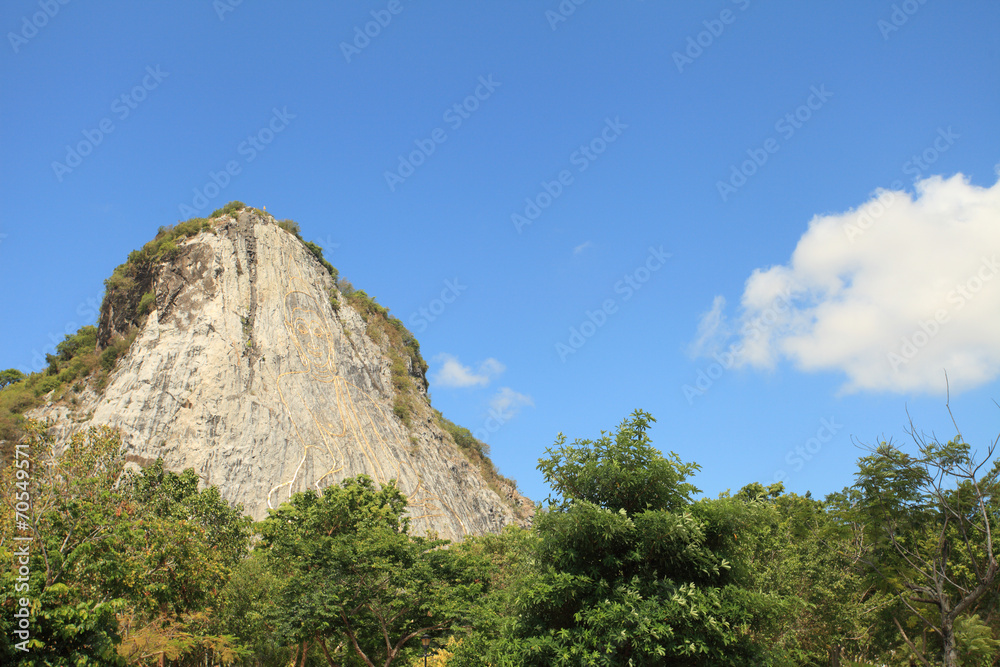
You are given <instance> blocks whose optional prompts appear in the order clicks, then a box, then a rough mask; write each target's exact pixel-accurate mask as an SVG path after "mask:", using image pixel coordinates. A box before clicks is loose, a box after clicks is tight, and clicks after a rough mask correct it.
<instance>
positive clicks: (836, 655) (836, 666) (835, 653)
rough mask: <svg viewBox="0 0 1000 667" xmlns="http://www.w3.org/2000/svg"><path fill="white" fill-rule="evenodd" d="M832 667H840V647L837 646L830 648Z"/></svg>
mask: <svg viewBox="0 0 1000 667" xmlns="http://www.w3.org/2000/svg"><path fill="white" fill-rule="evenodd" d="M830 667H840V647H839V646H837V645H836V644H834V645H833V646H831V647H830Z"/></svg>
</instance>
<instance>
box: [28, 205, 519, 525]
mask: <svg viewBox="0 0 1000 667" xmlns="http://www.w3.org/2000/svg"><path fill="white" fill-rule="evenodd" d="M223 211H224V212H223V213H222V214H221V215H218V216H217V217H214V218H212V219H210V220H208V219H197V220H192V221H188V222H186V223H181V224H180V225H178V227H177V228H168V229H161V231H160V234H159V235H158V236H157V239H154V241H152V242H150V244H147V246H146V247H145V248H144V249H143V250H142V251H136V252H133V253H132V254H131V255H130V256H129V262H128V263H126V264H123V265H122V266H120V267H118V269H116V270H115V274H114V275H113V276H112V277H111V278H109V279H108V281H106V284H107V293H106V295H105V299H104V303H103V305H102V308H101V317H100V322H99V325H98V333H97V339H98V346H99V348H107V347H109V346H113V345H116V344H117V345H118V346H119V347H124V346H125V345H127V351H125V352H124V354H123V355H122V356H121V357H120V358H119V359H118V360H117V363H116V364H115V366H114V370H113V371H112V372H111V373H110V374H109V375H108V376H107V378H106V382H105V383H104V386H103V387H100V388H97V387H95V388H93V389H90V390H87V391H85V392H83V393H82V394H81V395H80V397H79V400H77V401H75V405H69V404H67V403H65V402H64V401H58V402H50V403H49V404H48V405H47V406H45V407H41V408H38V409H36V410H34V411H32V412H30V413H28V416H31V417H35V418H40V419H48V420H49V421H50V423H52V424H53V427H52V429H51V432H52V433H53V434H54V435H55V437H56V439H57V441H64V440H65V439H66V438H68V436H69V435H70V434H71V433H72V432H75V431H77V430H80V429H82V428H86V427H87V426H90V425H97V424H109V425H111V426H114V427H117V428H119V429H121V431H122V433H123V436H124V440H125V442H126V444H127V452H128V459H129V460H130V461H133V462H135V464H137V465H146V464H148V463H150V462H152V461H154V460H156V459H157V458H162V459H163V460H164V462H165V465H166V466H167V467H168V468H170V469H174V470H181V469H185V468H194V469H195V471H197V473H198V474H199V475H200V476H201V478H202V480H203V482H204V484H206V485H215V486H217V487H218V488H219V490H220V492H221V494H222V495H223V497H225V498H226V499H227V500H229V501H231V502H238V503H242V504H243V506H244V508H245V510H246V511H247V513H249V514H250V515H252V516H253V517H254V518H257V519H260V518H262V517H263V516H265V515H266V513H267V509H268V508H276V507H277V506H278V505H279V504H281V503H282V502H284V501H286V500H288V498H289V496H290V495H291V494H293V493H296V492H298V491H304V490H306V489H317V490H320V489H322V488H324V487H326V486H328V485H330V484H335V483H337V482H339V481H340V480H342V479H344V478H346V477H351V476H354V475H358V474H366V475H369V476H371V477H372V478H374V479H375V480H376V481H377V482H378V483H380V484H385V483H387V482H389V481H390V480H396V483H397V485H398V486H399V488H400V489H401V490H402V491H403V493H404V494H406V495H407V497H408V498H409V500H410V518H411V524H412V527H413V529H415V530H416V531H418V532H422V531H425V530H433V531H436V532H437V533H438V534H439V535H440V536H441V537H444V538H448V539H461V537H463V536H464V535H468V534H479V533H484V532H493V531H497V530H499V529H500V528H502V527H503V526H504V525H506V524H508V523H515V522H517V523H524V522H525V521H527V517H528V516H529V515H530V513H531V503H530V501H528V500H527V499H525V498H523V497H522V496H521V495H520V494H519V493H518V492H517V490H516V487H515V485H514V484H513V482H511V481H510V480H507V479H505V478H503V477H502V476H500V475H498V474H497V473H496V470H495V468H494V467H493V465H492V463H490V461H489V459H488V458H487V457H486V456H485V453H484V446H483V445H482V444H481V443H479V442H478V441H476V440H475V439H474V438H472V437H471V435H470V434H469V433H468V431H467V430H465V429H462V428H460V427H457V426H455V425H454V424H452V423H451V422H449V421H447V420H446V419H444V418H443V417H442V416H441V415H440V413H439V412H437V411H436V410H434V409H433V408H431V406H430V404H429V400H428V398H427V393H426V390H427V380H426V377H425V372H426V367H427V366H426V363H425V362H424V361H423V359H422V358H421V356H420V352H419V345H418V344H417V342H416V340H415V339H414V338H413V336H412V335H411V334H410V333H409V332H408V331H407V330H406V329H405V328H404V327H403V325H402V323H401V322H400V321H399V320H397V319H396V318H393V317H390V316H389V315H388V311H387V310H386V309H385V308H383V307H381V306H379V305H378V304H377V303H376V302H375V301H374V300H373V299H371V298H370V297H369V296H368V295H367V294H365V293H364V292H363V291H355V290H353V288H352V287H350V284H349V283H347V282H346V281H343V280H341V281H338V280H337V272H336V269H334V268H333V267H332V266H331V265H330V264H329V263H328V262H326V261H325V260H324V259H323V258H322V251H321V249H320V248H318V247H317V246H315V245H314V244H311V243H307V242H304V241H303V240H302V239H301V237H300V235H299V231H298V225H296V224H295V223H292V222H290V221H281V222H278V221H277V220H275V219H274V218H273V217H271V216H270V215H268V214H267V213H265V212H262V211H258V210H257V209H253V208H249V207H239V208H237V207H236V206H234V205H230V206H227V207H226V208H225V209H223ZM178 231H181V232H183V233H178ZM130 338H131V339H133V340H131V343H128V340H129V339H130Z"/></svg>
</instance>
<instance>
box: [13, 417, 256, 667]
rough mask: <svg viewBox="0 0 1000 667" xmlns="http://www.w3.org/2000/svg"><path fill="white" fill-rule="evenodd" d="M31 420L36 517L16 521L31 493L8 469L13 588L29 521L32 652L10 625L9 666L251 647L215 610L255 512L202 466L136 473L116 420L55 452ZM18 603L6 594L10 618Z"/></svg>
mask: <svg viewBox="0 0 1000 667" xmlns="http://www.w3.org/2000/svg"><path fill="white" fill-rule="evenodd" d="M27 428H28V438H27V441H26V442H25V443H23V445H21V446H22V447H23V448H24V449H26V450H27V452H28V453H29V458H28V461H29V463H30V466H29V468H28V470H30V485H29V486H28V492H29V496H30V502H29V505H30V507H28V508H27V509H26V510H25V511H22V514H24V515H26V516H27V520H26V522H25V523H26V524H27V526H18V525H17V524H16V523H15V521H14V517H15V516H16V514H15V512H14V511H13V510H15V509H16V507H17V505H16V503H15V501H19V500H20V499H21V497H22V496H21V494H23V493H24V490H23V489H22V488H21V487H19V486H18V484H19V481H23V480H19V479H18V474H17V470H18V468H14V467H11V468H8V469H7V470H6V471H5V472H4V474H3V475H2V476H0V493H2V497H3V499H4V501H5V502H6V503H8V504H9V505H10V509H11V510H12V511H11V512H9V513H8V512H4V513H3V520H2V522H0V566H2V571H0V579H2V581H0V584H2V585H3V586H4V590H13V585H14V582H13V581H12V580H10V579H8V578H9V577H11V576H12V572H14V570H13V569H12V567H11V566H12V564H13V557H14V554H13V550H12V547H11V545H12V544H14V541H13V537H14V536H15V534H17V532H18V531H19V532H21V533H23V532H24V531H25V530H26V529H27V530H29V531H30V535H31V537H32V541H31V543H30V554H29V557H28V559H29V564H28V567H29V569H30V577H29V581H28V584H29V592H28V594H27V597H28V598H29V599H30V600H31V610H32V614H31V618H30V619H29V624H30V627H31V628H32V634H31V640H30V643H29V648H30V649H31V652H30V653H29V654H27V655H24V654H17V653H13V650H12V648H11V646H10V645H9V644H7V643H6V642H8V641H9V640H10V637H11V634H10V633H9V632H4V639H3V640H0V642H2V643H0V655H3V656H4V664H18V663H17V661H18V660H20V661H22V662H21V663H20V664H35V663H32V662H30V660H42V662H39V663H37V664H74V665H77V664H79V665H84V664H95V665H111V664H116V663H117V662H118V661H119V660H120V661H121V662H122V663H124V662H125V661H126V660H127V661H128V662H129V663H131V664H147V663H149V662H150V661H156V660H158V659H159V657H161V656H162V657H166V658H169V659H171V660H177V661H180V662H181V663H182V664H183V662H184V661H187V662H199V664H200V661H201V659H202V658H203V657H205V656H206V655H207V654H212V655H214V656H215V657H216V658H218V659H219V660H231V659H233V658H235V657H238V656H240V655H242V654H243V651H242V650H241V649H240V647H239V646H238V645H237V644H236V642H235V641H234V640H233V638H232V637H229V636H226V635H224V634H222V633H220V632H219V628H218V625H219V624H218V622H217V619H216V618H215V616H214V613H213V608H212V605H213V604H214V600H215V597H216V594H217V591H218V590H220V589H221V588H222V586H223V585H224V583H225V581H226V579H227V578H228V573H229V568H230V566H231V564H232V563H233V561H234V559H235V555H236V554H237V553H240V551H241V550H242V551H243V552H245V551H246V546H247V542H246V540H247V537H248V535H249V530H248V523H249V520H248V519H245V518H243V517H242V512H241V511H240V510H239V508H231V507H229V506H228V505H226V503H225V502H223V501H222V500H221V498H219V496H218V492H217V491H215V490H214V489H207V490H203V491H200V492H199V491H197V489H196V483H197V477H196V476H194V474H193V472H186V473H183V474H180V475H178V474H176V473H167V472H164V471H163V469H162V464H160V463H158V464H156V465H154V466H152V467H151V468H150V469H149V471H148V473H147V472H145V471H144V472H143V473H140V474H138V475H128V474H124V465H125V461H124V456H123V453H122V441H121V436H120V434H119V433H118V432H117V431H115V430H113V429H110V428H107V427H100V428H92V429H90V430H89V431H87V432H86V433H78V434H76V435H75V436H73V438H72V440H71V441H70V443H69V444H68V446H67V447H66V449H65V451H64V452H63V453H62V454H61V455H59V456H53V454H52V449H53V443H52V442H51V440H50V439H49V438H48V437H47V436H46V434H45V430H44V428H43V427H42V426H40V425H39V424H37V423H33V422H29V424H28V427H27ZM22 508H23V506H22ZM18 511H21V510H18ZM8 586H9V587H10V588H9V589H8V588H7V587H8ZM13 604H14V603H13V601H12V600H9V599H5V601H4V615H3V621H0V623H4V622H6V621H7V620H8V619H10V618H11V617H12V616H11V614H12V612H13ZM8 608H10V609H9V610H8ZM8 611H10V612H11V613H7V612H8ZM109 650H110V651H111V653H109ZM32 656H33V657H32ZM39 656H41V657H39ZM24 660H29V662H23V661H24ZM46 661H47V662H46Z"/></svg>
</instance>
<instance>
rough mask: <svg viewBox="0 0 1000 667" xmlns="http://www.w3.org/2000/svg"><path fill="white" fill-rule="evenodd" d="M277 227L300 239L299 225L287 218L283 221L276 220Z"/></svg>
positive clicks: (300, 229) (300, 230)
mask: <svg viewBox="0 0 1000 667" xmlns="http://www.w3.org/2000/svg"><path fill="white" fill-rule="evenodd" d="M278 226H279V227H281V228H282V229H284V230H285V231H286V232H288V233H289V234H293V235H294V236H297V237H298V238H299V239H301V238H302V228H301V227H299V223H297V222H295V221H294V220H289V219H287V218H286V219H284V220H278Z"/></svg>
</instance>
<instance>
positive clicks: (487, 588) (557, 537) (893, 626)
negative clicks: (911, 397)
mask: <svg viewBox="0 0 1000 667" xmlns="http://www.w3.org/2000/svg"><path fill="white" fill-rule="evenodd" d="M13 381H15V382H17V381H23V380H16V379H15V380H13ZM653 421H654V419H653V417H652V416H651V415H649V414H647V413H645V412H642V411H636V412H635V413H633V414H632V415H630V416H629V417H627V418H626V419H624V420H623V421H622V422H621V424H619V425H618V426H617V427H616V428H615V429H614V430H613V431H611V432H602V433H601V434H600V437H598V438H596V439H594V440H577V441H574V442H572V443H567V442H566V439H565V438H564V437H562V436H560V437H559V438H558V439H557V440H556V442H555V443H554V444H553V446H552V447H550V448H549V449H547V450H546V452H545V456H544V457H543V458H542V459H540V461H539V464H538V468H539V470H540V471H541V472H542V473H543V475H544V478H545V480H546V482H547V483H548V484H549V486H550V488H551V496H550V497H549V498H548V499H547V500H546V501H545V502H544V503H541V504H540V505H539V508H538V513H537V514H536V517H535V520H534V523H533V526H532V527H531V528H530V529H520V528H515V527H513V526H508V527H507V528H506V529H505V530H504V531H503V532H502V533H500V534H496V535H483V536H477V537H470V538H467V539H466V540H464V541H463V542H461V543H456V544H448V543H446V542H445V541H443V540H439V539H435V537H434V536H433V535H415V534H413V533H412V532H411V531H410V529H409V525H408V521H407V518H406V513H407V500H406V498H405V497H404V496H403V495H402V494H401V493H400V492H399V491H398V490H397V489H396V488H395V487H394V486H393V485H391V484H390V485H386V486H384V487H381V488H379V487H378V486H377V485H375V484H374V483H373V482H372V481H371V480H370V479H369V478H367V477H365V476H359V477H357V478H349V479H346V480H344V481H343V482H342V483H340V484H339V485H336V486H331V487H328V488H326V489H325V490H324V491H323V493H322V494H317V493H314V492H306V493H300V494H296V495H294V496H292V498H291V500H290V502H288V503H286V504H284V505H282V506H281V507H280V508H279V509H277V510H274V511H272V512H271V513H270V515H269V516H268V517H267V518H266V519H264V520H263V521H260V522H257V523H253V522H252V521H251V520H250V519H249V518H248V517H246V516H244V515H243V514H242V512H241V508H240V507H231V506H229V505H228V504H227V503H226V502H225V501H223V500H222V498H221V497H220V495H219V493H218V492H217V490H216V489H215V488H214V487H208V488H202V489H199V484H198V477H197V475H196V474H195V472H194V471H193V470H187V471H184V472H182V473H176V472H170V471H167V470H165V469H164V467H163V465H162V462H158V463H156V464H153V465H150V466H148V467H146V468H144V469H141V470H139V469H136V468H135V467H132V468H130V467H129V466H127V465H126V462H125V458H124V454H123V447H122V441H121V436H120V434H119V433H118V432H116V431H114V430H112V429H109V428H106V427H104V428H92V429H90V430H89V431H88V432H87V433H80V434H78V435H77V436H75V437H74V438H73V440H72V442H71V444H70V446H68V447H67V448H66V450H65V451H64V452H62V453H61V454H60V455H58V456H54V455H53V453H52V451H53V447H52V442H51V440H50V439H49V438H48V436H47V435H46V433H45V430H44V428H43V427H42V426H41V425H39V424H36V423H32V422H28V423H27V424H26V425H25V430H26V436H25V437H24V438H23V439H22V440H21V442H20V443H19V444H18V445H17V447H16V451H15V453H14V456H13V458H12V460H11V465H10V466H9V467H7V468H6V470H5V471H4V472H3V476H2V480H0V487H2V489H0V493H2V494H3V498H4V502H5V505H6V509H5V511H4V513H3V515H2V517H3V518H2V523H0V580H2V583H0V585H2V588H3V591H4V598H3V614H2V616H0V619H2V620H0V624H2V626H3V627H2V637H3V639H2V640H0V654H2V658H0V660H2V662H3V664H5V665H7V664H10V665H14V664H18V665H126V664H133V665H177V666H180V665H247V666H249V665H259V666H264V665H274V666H276V667H277V666H282V667H285V666H288V665H292V666H306V665H369V666H372V665H420V664H423V663H424V661H425V660H426V661H427V664H428V665H435V666H438V667H440V666H442V665H448V666H449V667H459V666H464V665H497V666H499V665H504V666H523V665H540V666H541V665H733V666H737V665H739V666H746V665H761V666H763V665H774V666H778V665H844V666H847V665H946V666H956V665H962V666H964V667H985V666H987V665H995V664H997V663H998V660H1000V640H998V639H997V638H998V637H1000V612H998V609H997V600H998V585H997V584H998V582H997V559H996V555H995V553H994V550H993V541H992V536H993V532H994V531H995V530H996V528H997V526H998V523H997V520H998V518H1000V506H998V494H997V491H998V484H1000V480H998V473H1000V466H997V465H995V464H993V463H992V462H991V461H990V459H991V455H992V446H990V445H989V444H987V446H986V447H985V448H984V449H985V451H980V452H979V458H978V459H977V458H976V456H977V455H976V453H975V451H974V450H973V449H972V448H970V446H969V445H968V444H967V443H965V442H964V441H963V440H962V438H961V436H957V437H956V438H955V439H953V440H952V441H950V442H947V443H940V442H936V441H927V440H925V439H923V438H922V437H921V436H920V435H919V434H916V433H914V435H915V439H916V443H915V446H914V448H913V451H912V452H911V453H908V452H907V451H904V448H901V447H899V446H896V445H894V444H893V443H891V442H882V443H878V444H877V445H874V446H872V447H871V448H870V450H869V451H868V452H867V453H866V455H865V456H863V457H862V458H861V459H860V460H859V461H858V469H857V472H856V476H855V477H856V479H855V483H854V484H853V485H852V486H850V487H848V488H845V489H844V490H843V491H842V492H840V493H834V494H831V495H830V496H828V497H827V498H826V499H824V500H818V499H815V498H812V497H810V495H809V494H806V495H805V496H799V495H796V494H792V493H787V492H785V491H784V489H783V488H782V486H781V484H774V485H770V486H763V485H761V484H759V483H751V484H748V485H747V486H744V487H743V488H742V489H740V490H739V491H737V492H736V493H724V494H722V495H721V496H719V497H718V498H705V497H700V498H699V497H698V496H699V495H700V492H699V490H698V489H697V488H696V486H695V485H694V484H693V478H694V476H695V474H696V473H697V471H698V470H699V466H698V464H696V463H693V462H684V461H681V460H680V459H679V458H678V457H677V456H676V455H674V454H669V455H663V454H662V453H661V452H660V450H658V449H657V448H656V447H654V445H653V443H652V442H651V441H650V438H649V436H648V431H649V428H650V424H651V423H652V422H653ZM994 444H995V443H994ZM984 455H985V456H984ZM422 643H426V644H427V645H428V647H427V648H426V649H424V648H423V646H422ZM25 649H26V650H25Z"/></svg>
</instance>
